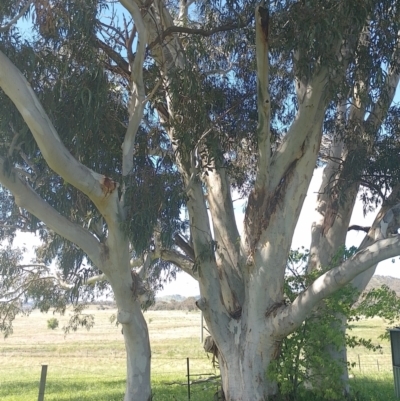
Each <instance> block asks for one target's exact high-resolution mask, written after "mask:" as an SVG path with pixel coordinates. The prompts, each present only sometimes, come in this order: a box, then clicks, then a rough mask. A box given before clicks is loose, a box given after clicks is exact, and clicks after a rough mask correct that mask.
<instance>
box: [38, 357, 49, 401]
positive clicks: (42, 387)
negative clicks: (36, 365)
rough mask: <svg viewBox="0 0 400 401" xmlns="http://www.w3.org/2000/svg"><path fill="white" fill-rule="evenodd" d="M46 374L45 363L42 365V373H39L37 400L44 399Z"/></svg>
mask: <svg viewBox="0 0 400 401" xmlns="http://www.w3.org/2000/svg"><path fill="white" fill-rule="evenodd" d="M46 376H47V365H42V373H41V375H40V384H39V396H38V401H44V390H45V388H46Z"/></svg>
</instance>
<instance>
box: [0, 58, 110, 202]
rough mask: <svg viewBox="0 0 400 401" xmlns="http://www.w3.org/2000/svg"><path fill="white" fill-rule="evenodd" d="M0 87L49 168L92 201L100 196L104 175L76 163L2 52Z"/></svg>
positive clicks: (29, 89)
mask: <svg viewBox="0 0 400 401" xmlns="http://www.w3.org/2000/svg"><path fill="white" fill-rule="evenodd" d="M0 87H1V88H2V89H3V90H4V92H5V93H6V95H7V96H8V97H9V98H10V99H11V100H12V102H13V103H14V105H15V106H16V107H17V109H18V110H19V112H20V113H21V115H22V117H23V119H24V120H25V122H26V123H27V125H28V127H29V128H30V130H31V132H32V134H33V136H34V138H35V140H36V143H37V144H38V146H39V148H40V150H41V152H42V155H43V157H44V158H45V160H46V162H47V163H48V165H49V167H50V168H51V169H52V170H53V171H55V172H56V173H57V174H59V175H60V176H61V177H63V178H64V179H65V181H67V182H69V183H70V184H72V185H73V186H74V187H76V188H77V189H79V190H81V191H82V192H83V193H84V194H86V195H87V196H89V197H90V198H91V199H92V200H98V199H103V198H104V195H105V194H104V192H103V188H102V182H103V181H104V179H105V177H104V176H102V175H100V174H98V173H95V172H94V171H92V170H90V169H89V168H87V167H86V166H84V165H83V164H81V163H79V162H78V161H77V160H76V159H75V158H74V157H73V156H72V155H71V154H70V152H69V151H68V150H67V149H66V147H65V146H64V144H63V143H62V142H61V140H60V137H59V136H58V134H57V131H56V130H55V128H54V126H53V124H52V122H51V121H50V119H49V117H48V116H47V114H46V112H45V111H44V109H43V107H42V105H41V104H40V102H39V100H38V98H37V96H36V95H35V93H34V92H33V90H32V88H31V86H30V84H29V83H28V81H27V80H26V79H25V77H24V76H23V75H22V74H21V72H20V71H19V70H18V68H17V67H16V66H15V65H14V64H13V63H12V62H11V61H10V60H9V59H8V58H7V57H6V56H5V54H4V53H2V52H1V51H0Z"/></svg>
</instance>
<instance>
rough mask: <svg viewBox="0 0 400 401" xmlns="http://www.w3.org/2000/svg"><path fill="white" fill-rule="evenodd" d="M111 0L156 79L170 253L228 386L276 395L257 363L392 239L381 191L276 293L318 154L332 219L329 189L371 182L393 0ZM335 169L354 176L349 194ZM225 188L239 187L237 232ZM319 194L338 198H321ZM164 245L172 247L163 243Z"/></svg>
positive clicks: (389, 78)
mask: <svg viewBox="0 0 400 401" xmlns="http://www.w3.org/2000/svg"><path fill="white" fill-rule="evenodd" d="M121 3H122V4H123V5H124V6H125V7H126V8H127V10H129V12H130V13H131V15H132V17H133V19H134V20H135V22H136V23H137V24H139V23H140V24H143V32H145V33H146V35H147V42H148V43H149V45H148V51H149V54H150V55H151V57H152V60H153V64H152V66H155V67H156V68H158V71H159V73H158V74H159V75H158V79H159V81H158V82H161V83H160V88H159V91H158V93H159V95H157V98H155V99H154V102H153V104H154V108H155V109H156V110H157V115H158V118H159V123H160V128H161V129H164V130H165V132H166V133H167V135H168V137H169V138H170V141H171V144H172V146H173V149H174V151H175V161H176V165H177V169H178V170H179V172H180V174H181V176H182V178H183V181H184V184H185V190H186V194H187V201H186V207H187V212H188V215H189V223H190V238H188V240H187V241H186V242H184V241H182V237H181V238H180V241H179V242H180V243H179V244H178V245H179V246H180V247H181V249H182V251H183V254H184V255H183V256H182V257H181V260H178V259H177V258H175V261H174V262H175V263H176V264H177V265H178V266H179V265H180V266H181V267H182V268H183V269H184V270H186V271H188V261H191V262H192V263H193V267H192V270H191V271H189V273H190V274H191V275H192V276H193V277H194V278H196V279H197V280H198V282H199V286H200V292H201V299H200V300H199V301H198V306H199V308H200V309H201V310H202V311H203V313H204V316H205V319H206V320H207V324H208V327H209V329H210V332H211V334H212V336H213V338H214V341H215V344H216V347H217V349H218V358H219V363H220V368H221V375H222V382H223V388H224V391H225V395H226V397H227V399H228V400H264V399H267V398H269V397H271V398H272V397H273V396H274V395H276V394H277V392H278V385H277V383H275V382H274V381H273V380H270V379H268V377H267V374H266V372H267V370H268V366H269V365H270V363H271V361H273V360H275V359H276V358H277V356H278V355H279V352H280V345H281V341H282V338H284V337H285V336H287V335H288V334H290V333H291V332H292V331H293V330H295V329H296V328H298V327H300V325H301V324H302V322H303V321H304V319H305V318H306V317H307V316H308V315H310V313H311V311H312V309H313V308H314V307H317V305H318V304H319V302H320V301H321V300H322V299H324V298H326V297H328V296H329V295H331V294H332V293H333V292H335V291H336V290H338V289H339V288H341V287H343V286H344V285H346V284H347V283H348V282H350V281H351V280H352V279H354V278H355V277H356V276H357V275H359V274H360V273H362V272H364V271H366V270H368V269H370V268H371V267H372V266H374V265H376V263H377V262H379V261H381V260H384V259H386V258H388V257H392V256H394V255H398V254H399V253H400V248H399V238H398V236H397V228H398V223H399V221H398V217H399V213H398V210H399V207H398V206H394V207H391V208H389V207H388V206H386V205H387V204H388V203H387V202H388V201H389V200H386V199H385V206H384V209H383V210H382V212H381V216H380V217H379V218H378V220H377V222H376V224H375V225H374V227H373V236H371V235H370V237H369V239H368V241H369V242H368V243H366V244H365V247H363V248H362V249H361V250H360V251H359V252H357V253H356V254H355V255H354V256H352V257H351V258H349V259H347V260H340V261H337V260H336V265H335V266H333V267H332V268H331V269H329V270H328V271H326V272H325V273H323V274H322V275H321V276H320V277H319V278H318V279H316V280H315V281H314V282H312V283H310V284H309V286H308V288H307V289H305V290H304V291H303V292H301V293H300V294H298V296H297V297H296V298H295V299H294V300H293V302H291V303H289V304H288V303H287V302H285V294H284V290H283V288H284V271H285V266H286V261H287V259H288V256H289V250H290V244H291V241H292V237H293V232H294V229H295V226H296V223H297V220H298V216H299V213H300V211H301V207H302V204H303V201H304V198H305V196H306V192H307V188H308V186H309V183H310V180H311V177H312V175H313V170H314V168H315V166H316V164H317V163H324V164H326V170H325V175H326V177H328V178H327V180H328V182H329V183H330V184H331V185H327V181H325V183H324V188H323V189H324V191H323V193H322V194H321V197H320V200H319V202H320V206H321V207H320V212H321V214H322V215H323V216H324V219H325V220H326V221H325V224H324V227H330V225H332V224H333V223H334V222H335V221H337V222H338V223H339V222H340V220H341V219H342V217H340V216H339V215H338V208H339V207H340V206H339V205H341V202H342V199H337V197H338V196H337V195H336V194H337V193H340V194H341V196H342V198H343V199H352V201H353V200H354V197H355V196H356V194H357V190H358V188H359V185H360V184H364V185H366V184H367V183H368V182H369V184H370V186H374V187H375V188H377V183H378V182H379V181H378V180H379V170H382V169H383V168H384V163H385V162H386V163H387V162H388V160H390V155H397V142H396V140H395V137H393V138H391V139H389V134H386V132H385V131H383V128H381V124H382V121H383V119H384V118H385V117H386V115H387V110H388V108H389V105H390V104H391V101H392V99H393V93H394V90H395V88H396V86H397V74H398V67H399V65H398V44H399V43H398V40H399V38H398V12H399V11H398V7H397V3H396V2H393V1H388V2H375V1H367V2H363V3H360V2H341V1H339V2H337V1H335V2H329V1H328V2H326V1H324V2H321V1H307V2H291V1H278V2H268V3H263V4H256V3H249V2H225V3H223V4H221V3H214V2H212V1H210V2H194V3H190V2H189V3H187V2H182V3H180V4H174V3H163V2H155V3H151V4H149V5H147V4H142V3H140V2H138V1H133V0H132V1H128V0H124V1H121ZM254 10H255V13H254ZM364 75H368V78H365V77H364ZM363 110H364V111H363ZM355 114H361V115H362V116H359V117H358V118H355ZM369 116H371V117H369ZM366 117H368V118H366ZM392 118H393V119H394V120H396V113H393V114H392ZM332 119H333V120H334V121H336V122H335V124H332ZM375 119H376V120H377V121H375ZM364 120H366V121H365V122H364ZM356 121H358V123H357V124H356V123H355V122H356ZM374 121H375V122H374ZM396 121H397V120H396ZM378 123H380V124H379V125H378ZM395 125H396V123H394V125H393V126H395ZM392 132H393V133H394V131H393V130H392ZM372 137H373V138H374V140H372ZM338 143H339V145H338ZM340 144H341V145H340ZM344 144H345V146H344ZM361 145H362V146H361ZM337 148H339V149H340V150H343V149H344V150H343V152H344V153H343V154H341V153H339V154H337V153H334V152H335V149H337ZM350 149H351V150H352V152H351V156H350V157H349V159H348V165H345V163H344V159H345V156H346V157H347V153H349V154H350ZM367 150H368V152H367V153H366V151H367ZM383 151H384V152H383ZM320 157H322V158H320ZM333 163H336V164H335V165H336V166H337V169H338V170H337V171H342V169H343V171H344V170H345V169H346V171H349V172H350V173H352V174H354V176H353V177H352V180H351V182H350V176H349V177H346V180H347V181H345V182H343V181H342V180H344V176H342V177H341V179H340V180H339V184H341V185H339V184H338V182H337V180H336V179H335V175H332V173H331V172H330V169H332V164H333ZM244 169H246V170H245V171H244ZM393 172H394V170H393V169H392V170H391V174H390V175H391V176H392V178H393V180H386V181H385V185H386V187H385V190H387V191H388V193H389V192H390V191H391V190H393V188H395V185H396V180H395V178H396V174H394V173H393ZM371 173H372V174H371ZM353 182H354V183H355V184H353ZM357 182H358V184H357ZM346 184H348V185H355V188H356V190H355V191H351V192H349V193H348V194H347V190H346V187H345V186H344V185H346ZM393 186H394V187H393ZM235 187H236V188H237V189H238V192H239V193H241V194H242V195H243V196H246V197H247V204H246V208H245V218H244V230H243V232H242V233H239V230H238V228H237V225H236V222H235V219H234V208H233V202H232V189H233V188H235ZM331 188H333V189H331ZM392 193H393V197H394V196H395V195H394V194H395V192H394V191H393V192H392ZM346 195H347V196H346ZM324 196H325V197H328V198H329V199H333V200H334V201H335V202H336V206H335V208H331V209H330V210H331V212H332V213H325V210H323V208H322V206H323V205H325V203H324V200H323V197H324ZM333 203H334V202H333ZM353 206H354V202H353V203H352V204H351V207H350V209H349V211H351V210H352V208H353ZM209 217H210V218H209ZM347 229H348V224H347V227H345V228H344V232H347ZM315 230H316V228H315V229H314V236H313V249H312V255H311V260H310V269H313V268H321V267H325V268H326V267H327V266H329V263H328V262H330V261H331V258H332V256H333V253H331V254H330V256H329V255H328V259H327V261H322V260H318V255H319V252H316V251H315V250H314V249H315V247H321V253H322V252H323V251H324V247H325V245H324V241H326V242H329V238H328V239H326V238H327V237H326V235H325V234H326V233H327V231H326V230H323V232H321V233H319V234H317V232H316V231H315ZM317 235H319V236H320V237H319V241H320V242H318V241H317V242H316V237H317ZM342 243H343V238H342V241H339V242H338V243H337V244H335V245H334V247H333V248H334V251H335V252H336V251H337V247H338V246H339V245H341V244H342ZM160 256H161V257H164V258H165V259H168V257H165V255H163V249H162V248H161V250H160Z"/></svg>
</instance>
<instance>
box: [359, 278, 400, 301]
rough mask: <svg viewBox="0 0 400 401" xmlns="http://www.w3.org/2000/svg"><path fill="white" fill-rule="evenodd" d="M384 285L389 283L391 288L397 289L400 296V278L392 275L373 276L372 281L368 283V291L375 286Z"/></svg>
mask: <svg viewBox="0 0 400 401" xmlns="http://www.w3.org/2000/svg"><path fill="white" fill-rule="evenodd" d="M382 285H387V286H388V287H389V288H390V289H391V290H393V291H395V292H396V294H397V296H399V297H400V279H398V278H395V277H390V276H378V275H376V276H372V279H371V281H370V282H369V283H368V285H367V288H366V291H369V290H372V289H373V288H379V287H381V286H382Z"/></svg>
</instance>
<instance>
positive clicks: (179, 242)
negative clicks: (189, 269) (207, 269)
mask: <svg viewBox="0 0 400 401" xmlns="http://www.w3.org/2000/svg"><path fill="white" fill-rule="evenodd" d="M174 241H175V245H176V246H178V247H179V248H180V249H181V250H182V251H183V252H185V254H186V256H187V257H188V258H189V259H190V260H191V261H192V262H194V260H195V255H194V250H193V248H192V246H191V245H189V244H188V243H187V242H186V241H185V239H184V238H183V237H182V236H181V235H180V234H175V236H174Z"/></svg>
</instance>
